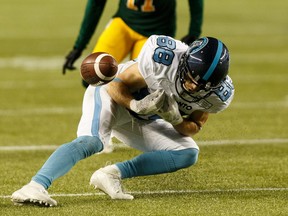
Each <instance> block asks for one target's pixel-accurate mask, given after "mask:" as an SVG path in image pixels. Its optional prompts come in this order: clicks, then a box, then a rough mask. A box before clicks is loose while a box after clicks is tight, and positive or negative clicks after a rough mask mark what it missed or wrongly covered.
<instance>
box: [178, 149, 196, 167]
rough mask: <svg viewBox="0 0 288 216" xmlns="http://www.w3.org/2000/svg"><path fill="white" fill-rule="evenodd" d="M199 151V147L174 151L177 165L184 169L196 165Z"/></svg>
mask: <svg viewBox="0 0 288 216" xmlns="http://www.w3.org/2000/svg"><path fill="white" fill-rule="evenodd" d="M198 153H199V151H198V149H194V148H190V149H184V150H179V151H174V152H173V154H174V155H175V156H174V157H175V159H176V160H175V164H176V167H177V168H178V169H183V168H187V167H190V166H192V165H194V164H195V163H196V162H197V159H198Z"/></svg>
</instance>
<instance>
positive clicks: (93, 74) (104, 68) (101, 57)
mask: <svg viewBox="0 0 288 216" xmlns="http://www.w3.org/2000/svg"><path fill="white" fill-rule="evenodd" d="M117 70H118V63H117V61H116V60H115V59H114V57H113V56H111V55H110V54H108V53H105V52H95V53H92V54H90V55H88V56H87V57H86V58H85V59H84V60H83V61H82V64H81V68H80V72H81V73H80V74H81V76H82V78H83V80H84V81H86V82H87V83H88V84H90V85H93V86H100V85H104V84H107V83H109V82H110V81H111V80H113V79H114V77H115V76H116V74H117Z"/></svg>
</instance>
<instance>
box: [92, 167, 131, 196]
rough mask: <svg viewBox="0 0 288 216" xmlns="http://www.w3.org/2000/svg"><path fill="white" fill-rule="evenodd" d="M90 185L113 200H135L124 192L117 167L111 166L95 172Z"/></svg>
mask: <svg viewBox="0 0 288 216" xmlns="http://www.w3.org/2000/svg"><path fill="white" fill-rule="evenodd" d="M90 185H94V186H95V188H99V189H100V190H102V191H103V192H105V193H106V194H108V195H109V196H110V197H111V198H112V199H126V200H132V199H134V197H133V196H132V195H130V194H126V193H124V192H123V191H122V186H121V179H120V171H119V170H118V168H117V167H116V166H115V165H110V166H107V167H104V168H101V169H99V170H97V171H96V172H94V173H93V175H92V176H91V179H90Z"/></svg>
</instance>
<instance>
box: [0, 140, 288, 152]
mask: <svg viewBox="0 0 288 216" xmlns="http://www.w3.org/2000/svg"><path fill="white" fill-rule="evenodd" d="M197 143H198V144H199V146H201V145H202V146H204V145H231V144H237V145H246V144H271V143H273V144H285V143H288V138H274V139H241V140H212V141H198V142H197ZM114 146H115V149H117V148H128V146H127V145H125V144H123V143H116V144H114ZM57 147H59V146H58V145H31V146H0V151H35V150H55V149H56V148H57Z"/></svg>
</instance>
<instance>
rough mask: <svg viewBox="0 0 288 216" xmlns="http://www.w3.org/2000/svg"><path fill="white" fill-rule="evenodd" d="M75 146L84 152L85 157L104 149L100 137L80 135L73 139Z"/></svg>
mask: <svg viewBox="0 0 288 216" xmlns="http://www.w3.org/2000/svg"><path fill="white" fill-rule="evenodd" d="M72 143H74V145H75V148H76V149H77V150H78V151H79V152H81V153H82V154H83V157H84V158H86V157H89V156H91V155H93V154H95V153H97V152H100V151H102V149H103V144H102V142H101V141H100V139H99V138H98V137H95V136H80V137H78V138H77V139H75V140H73V142H72Z"/></svg>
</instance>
